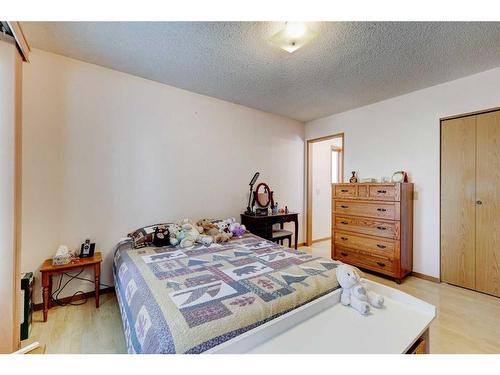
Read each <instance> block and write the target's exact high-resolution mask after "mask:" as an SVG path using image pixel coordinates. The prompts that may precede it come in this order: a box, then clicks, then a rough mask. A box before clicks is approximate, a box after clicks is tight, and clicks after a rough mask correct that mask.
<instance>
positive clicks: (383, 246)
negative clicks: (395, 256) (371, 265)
mask: <svg viewBox="0 0 500 375" xmlns="http://www.w3.org/2000/svg"><path fill="white" fill-rule="evenodd" d="M377 247H378V248H380V249H385V248H386V247H387V246H385V245H381V244H379V243H378V244H377Z"/></svg>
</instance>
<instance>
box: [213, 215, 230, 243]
mask: <svg viewBox="0 0 500 375" xmlns="http://www.w3.org/2000/svg"><path fill="white" fill-rule="evenodd" d="M214 224H215V225H217V228H218V229H219V235H218V236H217V238H218V240H219V241H220V242H227V241H229V240H230V239H231V237H233V234H232V233H231V232H230V231H229V224H228V222H227V221H226V220H220V221H216V222H215V223H214Z"/></svg>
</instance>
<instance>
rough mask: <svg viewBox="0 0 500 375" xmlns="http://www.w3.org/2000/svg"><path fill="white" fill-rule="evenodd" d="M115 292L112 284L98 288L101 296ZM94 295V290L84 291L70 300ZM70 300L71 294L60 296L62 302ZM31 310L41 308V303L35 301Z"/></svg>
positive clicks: (78, 299)
mask: <svg viewBox="0 0 500 375" xmlns="http://www.w3.org/2000/svg"><path fill="white" fill-rule="evenodd" d="M114 292H115V287H114V286H110V287H108V288H102V289H99V295H100V296H102V295H103V294H108V293H114ZM94 296H95V292H94V291H92V292H86V293H83V294H78V295H77V296H75V297H74V298H73V299H72V301H73V302H74V301H80V300H82V299H85V298H90V297H94ZM70 300H71V296H69V297H64V298H61V299H60V301H61V302H62V303H68V302H69V301H70ZM33 310H34V311H38V310H43V303H37V304H34V305H33Z"/></svg>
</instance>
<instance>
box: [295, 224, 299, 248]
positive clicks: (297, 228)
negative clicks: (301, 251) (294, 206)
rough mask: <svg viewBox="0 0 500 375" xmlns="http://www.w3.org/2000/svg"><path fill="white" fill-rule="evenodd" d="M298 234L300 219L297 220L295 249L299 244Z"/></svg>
mask: <svg viewBox="0 0 500 375" xmlns="http://www.w3.org/2000/svg"><path fill="white" fill-rule="evenodd" d="M298 234H299V220H298V219H296V220H295V250H297V244H298V237H299V236H298Z"/></svg>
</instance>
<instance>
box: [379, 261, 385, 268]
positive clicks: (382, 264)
mask: <svg viewBox="0 0 500 375" xmlns="http://www.w3.org/2000/svg"><path fill="white" fill-rule="evenodd" d="M377 264H378V265H379V266H380V267H385V263H382V262H377Z"/></svg>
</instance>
